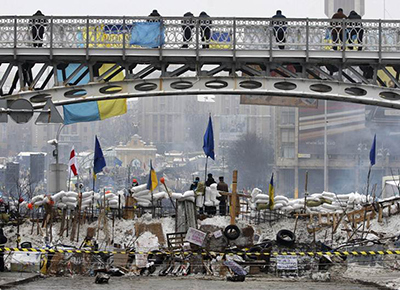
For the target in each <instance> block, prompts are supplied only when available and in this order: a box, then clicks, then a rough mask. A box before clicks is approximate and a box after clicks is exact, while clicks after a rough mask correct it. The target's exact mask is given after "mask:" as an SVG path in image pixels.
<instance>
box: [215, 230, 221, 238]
mask: <svg viewBox="0 0 400 290" xmlns="http://www.w3.org/2000/svg"><path fill="white" fill-rule="evenodd" d="M214 237H215V238H216V239H219V238H220V237H222V231H221V230H218V231H215V232H214Z"/></svg>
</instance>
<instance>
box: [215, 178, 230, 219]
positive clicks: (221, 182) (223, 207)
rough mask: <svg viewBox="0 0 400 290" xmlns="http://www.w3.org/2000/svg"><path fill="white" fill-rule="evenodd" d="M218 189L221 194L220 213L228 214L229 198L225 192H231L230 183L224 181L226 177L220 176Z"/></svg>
mask: <svg viewBox="0 0 400 290" xmlns="http://www.w3.org/2000/svg"><path fill="white" fill-rule="evenodd" d="M217 190H218V191H219V193H220V194H221V196H220V197H218V199H219V214H220V215H222V216H224V215H226V200H227V196H226V195H224V193H228V192H229V187H228V184H226V183H225V182H224V177H223V176H220V177H219V182H218V185H217Z"/></svg>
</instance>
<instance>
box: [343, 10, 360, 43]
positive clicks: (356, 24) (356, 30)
mask: <svg viewBox="0 0 400 290" xmlns="http://www.w3.org/2000/svg"><path fill="white" fill-rule="evenodd" d="M347 19H352V20H354V21H351V22H350V23H349V27H348V29H349V33H350V35H349V43H351V44H352V43H354V42H355V41H356V40H357V43H358V50H359V51H361V50H362V42H363V37H364V29H363V28H362V23H361V21H360V20H361V15H359V14H358V13H357V12H355V11H354V10H353V11H350V14H349V17H347ZM349 49H350V50H352V49H353V47H352V46H349ZM356 49H357V48H356Z"/></svg>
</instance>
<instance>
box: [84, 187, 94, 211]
mask: <svg viewBox="0 0 400 290" xmlns="http://www.w3.org/2000/svg"><path fill="white" fill-rule="evenodd" d="M93 200H94V192H93V191H85V192H82V203H81V209H82V210H83V209H86V208H88V207H90V206H91V205H92V203H93Z"/></svg>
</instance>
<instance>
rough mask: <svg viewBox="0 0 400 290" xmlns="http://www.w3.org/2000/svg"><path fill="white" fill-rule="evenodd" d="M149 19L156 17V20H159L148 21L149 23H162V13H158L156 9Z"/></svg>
mask: <svg viewBox="0 0 400 290" xmlns="http://www.w3.org/2000/svg"><path fill="white" fill-rule="evenodd" d="M149 17H154V18H158V19H154V20H153V19H152V20H147V21H148V22H160V19H159V18H160V17H161V15H160V13H158V11H157V10H156V9H154V10H153V11H152V12H151V13H150V14H149Z"/></svg>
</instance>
